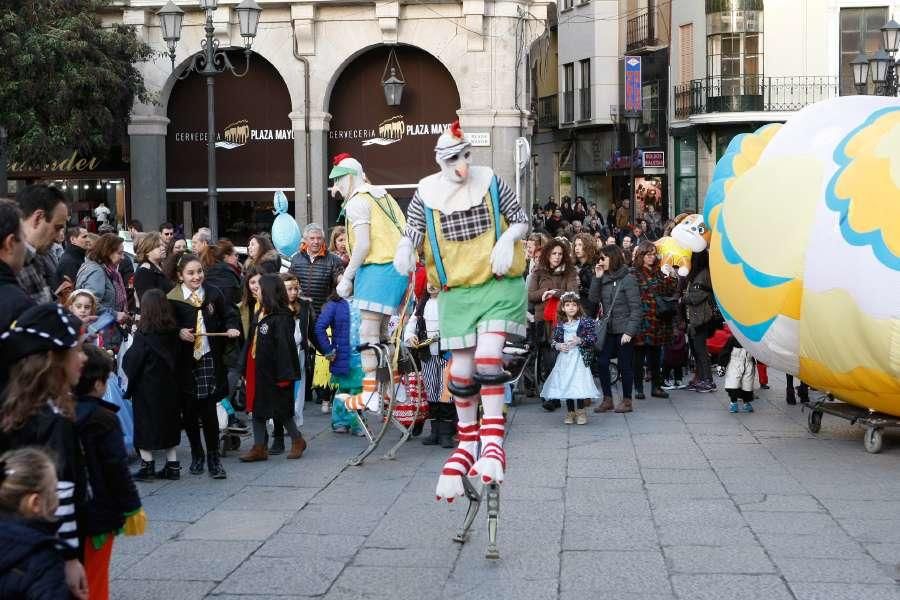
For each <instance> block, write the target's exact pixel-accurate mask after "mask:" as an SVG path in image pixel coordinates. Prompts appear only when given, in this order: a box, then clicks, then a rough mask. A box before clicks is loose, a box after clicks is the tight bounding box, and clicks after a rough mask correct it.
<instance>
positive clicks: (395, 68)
mask: <svg viewBox="0 0 900 600" xmlns="http://www.w3.org/2000/svg"><path fill="white" fill-rule="evenodd" d="M392 61H393V64H391V63H392ZM398 73H399V77H398V76H397V75H398ZM381 85H382V86H383V87H384V99H385V101H386V102H387V105H388V106H400V102H401V100H402V99H403V88H404V87H406V81H405V80H404V79H403V70H402V69H401V68H400V62H399V61H398V60H397V54H396V52H394V49H393V48H391V51H390V53H389V54H388V59H387V64H386V65H384V73H383V74H382V75H381Z"/></svg>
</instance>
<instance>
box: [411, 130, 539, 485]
mask: <svg viewBox="0 0 900 600" xmlns="http://www.w3.org/2000/svg"><path fill="white" fill-rule="evenodd" d="M435 155H436V159H437V163H438V165H439V166H440V168H441V171H440V172H439V173H435V174H434V175H429V176H428V177H426V178H424V179H423V180H421V181H420V182H419V188H418V191H417V192H416V194H415V196H414V197H413V199H412V202H411V203H410V205H409V210H408V212H407V226H406V231H405V233H404V237H403V239H402V240H401V241H400V244H399V245H398V246H397V255H396V258H395V260H394V266H395V268H396V269H397V270H398V271H399V272H401V273H407V272H409V271H411V270H412V269H413V267H414V265H415V253H414V249H415V248H417V247H418V246H419V245H420V244H423V245H424V249H425V260H426V271H427V273H428V281H429V283H431V284H432V285H434V286H437V287H440V288H441V290H442V291H441V293H440V295H439V296H438V306H439V313H440V335H441V348H442V349H446V350H450V352H451V354H452V361H451V363H450V377H449V383H448V389H449V390H450V393H451V394H452V395H453V398H454V402H455V404H456V411H457V415H458V416H459V423H458V425H457V434H458V437H459V446H458V447H457V449H456V450H455V451H454V452H453V454H451V456H450V458H449V459H448V460H447V462H446V463H445V464H444V468H443V469H442V471H441V476H440V478H439V480H438V484H437V489H436V496H437V497H438V499H442V498H445V499H447V500H448V501H451V502H452V501H453V499H454V498H456V497H457V496H462V495H463V494H464V493H465V490H464V487H463V481H462V478H463V477H480V478H481V480H482V481H483V482H484V483H487V484H493V483H500V482H502V481H503V472H504V469H505V468H506V454H505V453H504V451H503V436H504V432H505V420H504V417H503V399H504V387H503V385H504V383H505V382H506V381H507V380H508V378H509V374H508V373H506V372H505V371H504V370H503V364H502V357H503V346H504V342H505V340H506V336H507V335H516V336H524V335H525V297H526V296H525V283H524V280H523V279H522V274H523V273H524V271H525V251H524V248H523V243H522V238H524V237H525V235H526V234H527V233H528V218H527V216H526V214H525V212H524V211H523V210H522V207H521V205H520V204H519V200H518V198H517V197H516V195H515V193H514V192H513V191H512V190H511V189H510V188H509V186H508V185H506V183H504V182H503V181H502V180H501V179H500V178H499V177H498V176H496V175H495V174H494V172H493V170H491V169H490V168H488V167H476V166H470V164H469V163H470V159H471V143H470V142H469V140H468V139H467V138H466V137H465V135H464V134H463V132H462V130H461V129H460V127H459V123H458V122H456V123H454V124H453V125H452V126H451V127H450V128H449V129H448V130H447V131H446V132H444V133H443V134H442V135H441V136H440V138H439V139H438V142H437V147H436V148H435ZM479 397H480V400H481V404H482V407H483V410H484V417H483V419H482V421H481V427H480V428H479V425H478V420H477V412H478V402H479ZM479 441H480V442H481V455H480V456H478V450H477V449H478V442H479Z"/></svg>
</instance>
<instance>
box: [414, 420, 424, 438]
mask: <svg viewBox="0 0 900 600" xmlns="http://www.w3.org/2000/svg"><path fill="white" fill-rule="evenodd" d="M423 429H425V421H418V422H416V423H415V424H413V426H412V431H411V432H410V434H411V435H412V436H413V437H419V436H420V435H422V430H423Z"/></svg>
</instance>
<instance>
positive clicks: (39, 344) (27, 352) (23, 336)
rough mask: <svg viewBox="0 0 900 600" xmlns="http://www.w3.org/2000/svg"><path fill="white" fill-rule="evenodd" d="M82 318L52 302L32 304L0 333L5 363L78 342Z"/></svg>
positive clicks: (63, 348) (62, 348) (64, 347)
mask: <svg viewBox="0 0 900 600" xmlns="http://www.w3.org/2000/svg"><path fill="white" fill-rule="evenodd" d="M80 330H81V321H80V320H79V319H78V318H77V317H76V316H75V315H73V314H72V313H70V312H69V311H67V310H66V309H64V308H63V307H62V306H60V305H58V304H53V303H50V302H48V303H46V304H39V305H37V306H32V307H31V308H29V309H28V310H26V311H25V312H23V313H22V314H21V315H20V316H19V318H18V319H16V320H15V321H14V322H13V324H12V325H10V327H9V330H8V331H6V332H4V333H3V334H2V335H0V351H2V355H3V360H4V361H5V362H6V364H7V365H9V364H12V363H14V362H17V361H20V360H22V359H23V358H25V357H27V356H31V355H32V354H40V353H42V352H47V351H48V350H65V349H68V348H74V347H75V346H77V345H78V338H79V331H80Z"/></svg>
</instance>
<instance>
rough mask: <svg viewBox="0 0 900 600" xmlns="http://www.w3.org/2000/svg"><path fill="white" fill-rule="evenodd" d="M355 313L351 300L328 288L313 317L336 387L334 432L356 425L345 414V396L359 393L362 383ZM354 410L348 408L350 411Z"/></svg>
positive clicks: (358, 322) (357, 313)
mask: <svg viewBox="0 0 900 600" xmlns="http://www.w3.org/2000/svg"><path fill="white" fill-rule="evenodd" d="M359 313H360V311H359V310H358V309H355V307H354V306H352V303H351V302H348V301H347V300H345V299H344V298H341V297H340V296H338V294H337V292H332V294H331V296H330V297H329V299H328V302H326V303H325V306H323V307H322V314H320V315H319V318H318V319H317V320H316V340H317V342H318V344H319V348H321V349H322V353H323V354H324V355H325V358H326V359H327V360H328V362H329V364H330V368H331V383H332V384H333V385H335V386H336V387H337V390H338V393H337V394H335V396H334V403H333V405H332V407H331V415H332V423H331V427H332V429H333V430H334V431H335V433H347V431H349V430H351V429H352V430H354V431H357V430H358V429H359V424H358V423H357V421H356V420H355V419H348V417H347V411H348V409H349V407H348V406H347V403H348V400H350V398H352V397H353V396H354V395H356V394H359V393H360V392H361V391H362V385H363V371H362V362H361V359H360V355H359V352H357V351H356V346H357V345H358V344H359V341H358V338H356V336H358V333H357V332H359V328H360V325H361V323H360V314H359ZM329 331H330V332H331V336H330V337H329V334H328V332H329ZM354 338H356V341H354ZM355 410H356V409H350V411H351V412H353V411H355ZM353 414H355V412H354V413H353ZM348 422H349V425H348Z"/></svg>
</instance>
